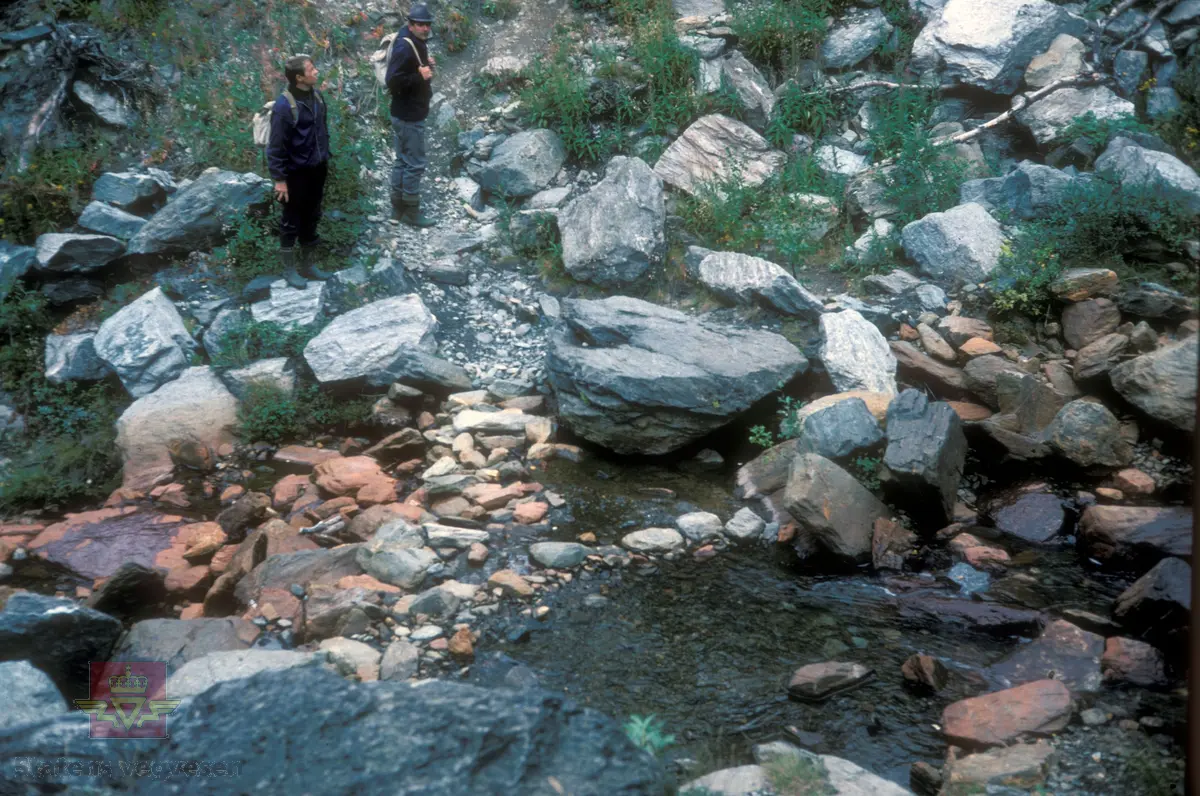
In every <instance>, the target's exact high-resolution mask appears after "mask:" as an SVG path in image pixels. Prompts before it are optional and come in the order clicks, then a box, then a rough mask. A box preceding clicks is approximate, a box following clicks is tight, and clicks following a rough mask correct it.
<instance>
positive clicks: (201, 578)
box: [166, 565, 212, 600]
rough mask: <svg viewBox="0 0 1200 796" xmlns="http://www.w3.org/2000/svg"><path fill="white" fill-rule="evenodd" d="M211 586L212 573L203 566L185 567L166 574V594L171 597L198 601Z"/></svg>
mask: <svg viewBox="0 0 1200 796" xmlns="http://www.w3.org/2000/svg"><path fill="white" fill-rule="evenodd" d="M211 584H212V572H210V571H209V569H208V567H206V566H204V565H198V566H194V567H193V566H186V565H185V566H182V567H179V568H177V569H172V570H170V571H168V572H167V578H166V587H167V594H168V595H169V596H171V597H182V598H185V599H189V600H198V599H201V598H202V597H204V593H205V592H206V591H208V587H209V585H211Z"/></svg>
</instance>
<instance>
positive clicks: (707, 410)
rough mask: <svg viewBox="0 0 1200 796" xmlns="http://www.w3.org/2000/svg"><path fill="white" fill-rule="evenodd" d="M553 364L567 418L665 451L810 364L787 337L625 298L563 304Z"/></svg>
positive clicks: (587, 432) (626, 445) (612, 437)
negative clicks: (694, 317) (696, 317)
mask: <svg viewBox="0 0 1200 796" xmlns="http://www.w3.org/2000/svg"><path fill="white" fill-rule="evenodd" d="M562 312H563V319H562V321H561V322H560V323H559V325H558V326H556V327H555V329H554V330H553V332H552V333H551V336H550V347H549V351H548V352H547V356H546V370H547V374H548V378H549V381H550V385H551V387H552V388H553V390H554V391H555V393H556V395H557V398H558V401H559V412H560V416H561V417H562V418H563V419H564V420H565V421H566V422H567V423H568V424H570V426H571V427H572V429H573V430H574V431H575V433H577V434H579V435H580V436H582V437H583V438H585V439H587V440H589V441H591V442H595V443H597V444H599V445H603V446H604V447H607V448H610V449H612V450H614V451H617V452H620V453H647V454H660V453H667V452H669V451H672V450H675V449H677V448H679V447H682V446H683V445H685V444H687V443H688V442H691V441H694V440H696V439H699V438H700V437H702V436H704V435H705V434H707V433H709V432H710V431H712V430H714V429H716V428H719V427H721V426H723V425H724V424H725V423H727V422H728V421H729V419H730V418H731V417H733V416H735V415H736V414H738V413H739V412H742V411H743V410H745V409H746V408H748V407H749V406H750V405H751V404H753V403H754V402H755V401H757V400H759V399H760V398H762V397H764V396H765V395H767V394H769V393H770V392H772V391H773V390H775V389H776V385H778V384H779V382H781V381H783V382H786V381H788V380H789V379H791V378H792V377H793V376H795V375H797V374H798V373H801V372H803V371H804V370H805V369H806V368H807V365H808V363H807V360H805V358H804V356H803V355H802V354H801V353H800V352H799V350H797V349H796V347H795V346H793V345H792V344H791V343H789V342H787V341H786V340H785V339H784V338H782V337H780V336H779V335H776V334H773V333H770V332H762V331H757V330H747V329H737V328H733V327H726V326H722V325H718V324H716V323H714V322H711V321H701V320H696V319H693V318H689V317H688V316H687V315H684V314H683V313H681V312H678V311H676V310H671V309H667V308H664V307H657V306H655V305H653V304H650V303H648V302H644V301H640V300H638V299H633V298H628V297H625V296H614V297H611V298H607V299H603V300H599V301H586V300H571V299H568V300H565V301H563V302H562Z"/></svg>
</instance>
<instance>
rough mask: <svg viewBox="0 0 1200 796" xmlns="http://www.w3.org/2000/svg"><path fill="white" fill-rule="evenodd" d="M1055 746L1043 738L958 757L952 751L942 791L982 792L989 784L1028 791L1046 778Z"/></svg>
mask: <svg viewBox="0 0 1200 796" xmlns="http://www.w3.org/2000/svg"><path fill="white" fill-rule="evenodd" d="M1053 759H1054V746H1053V745H1051V744H1050V743H1048V742H1046V741H1037V742H1035V743H1031V744H1016V745H1014V746H1009V747H1005V748H1001V749H992V750H990V751H987V752H979V753H978V754H973V755H967V756H965V757H960V756H959V755H958V754H957V753H955V752H954V751H953V750H952V751H951V753H950V755H949V756H948V758H947V760H946V766H945V768H944V771H943V773H944V777H943V780H944V783H945V790H943V791H942V793H947V794H957V793H985V792H987V791H988V790H989V789H988V787H987V786H988V785H994V786H999V787H1001V788H1003V789H1004V790H1005V791H1012V790H1013V789H1014V788H1019V789H1020V791H1021V792H1031V791H1033V789H1034V788H1036V787H1037V786H1038V785H1040V784H1041V783H1043V782H1045V781H1046V775H1047V773H1048V771H1049V767H1050V762H1051V760H1053Z"/></svg>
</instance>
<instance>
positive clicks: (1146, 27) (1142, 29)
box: [1108, 0, 1179, 61]
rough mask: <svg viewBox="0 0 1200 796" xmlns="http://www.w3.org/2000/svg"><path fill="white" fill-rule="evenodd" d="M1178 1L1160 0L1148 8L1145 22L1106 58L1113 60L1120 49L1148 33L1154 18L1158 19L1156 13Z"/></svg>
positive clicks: (1167, 8)
mask: <svg viewBox="0 0 1200 796" xmlns="http://www.w3.org/2000/svg"><path fill="white" fill-rule="evenodd" d="M1178 2H1179V0H1162V2H1160V3H1159V4H1158V5H1156V6H1155V7H1154V8H1152V9H1151V10H1150V16H1149V17H1148V18H1147V19H1146V24H1145V25H1142V27H1140V28H1139V29H1138V30H1136V31H1134V32H1133V33H1131V34H1129V35H1128V36H1126V37H1125V39H1124V41H1122V42H1121V43H1120V44H1118V45H1117V46H1116V49H1114V50H1113V51H1112V55H1111V57H1110V58H1109V59H1108V60H1109V61H1115V60H1116V58H1117V55H1118V54H1119V53H1120V52H1121V50H1124V49H1125V48H1126V47H1128V46H1129V45H1130V44H1131V43H1132V42H1135V41H1137V40H1138V39H1140V38H1142V37H1143V36H1145V35H1146V34H1147V33H1149V32H1150V28H1151V26H1153V25H1154V20H1156V19H1158V15H1159V14H1161V13H1162V12H1164V11H1167V10H1169V9H1171V8H1173V7H1174V6H1175V5H1176V4H1177V3H1178Z"/></svg>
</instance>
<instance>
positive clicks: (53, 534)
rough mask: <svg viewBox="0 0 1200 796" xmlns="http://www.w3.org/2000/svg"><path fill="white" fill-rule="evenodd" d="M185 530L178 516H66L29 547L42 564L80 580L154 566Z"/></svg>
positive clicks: (121, 512) (121, 511) (118, 512)
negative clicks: (130, 567) (134, 566)
mask: <svg viewBox="0 0 1200 796" xmlns="http://www.w3.org/2000/svg"><path fill="white" fill-rule="evenodd" d="M185 525H186V522H185V520H184V519H183V518H182V517H178V516H176V515H173V514H160V513H158V512H156V511H140V510H138V509H137V508H135V507H133V506H128V507H125V508H107V509H96V510H94V511H84V512H80V513H79V514H68V515H67V516H66V518H65V519H63V520H61V521H60V522H56V523H54V524H53V525H50V526H47V527H46V529H45V530H43V531H42V532H41V533H39V534H38V535H37V536H35V537H34V538H33V539H32V540H30V542H29V545H28V547H29V550H30V551H31V552H32V553H33V554H34V555H36V556H37V557H38V558H39V559H41V560H43V561H48V562H50V563H51V564H53V565H55V566H57V567H61V568H62V569H64V570H66V571H69V572H72V573H74V574H76V575H78V576H79V577H81V578H87V579H89V580H95V579H100V578H111V577H113V576H114V575H115V574H116V573H117V571H118V570H120V569H121V567H122V566H124V565H126V564H137V565H140V566H142V567H145V568H147V569H149V568H152V567H155V566H156V564H157V562H158V560H159V556H160V555H162V554H163V553H165V552H166V551H168V550H170V548H171V547H172V545H174V544H175V542H176V539H177V537H179V535H180V532H181V530H182V529H183V528H184V526H185Z"/></svg>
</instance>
